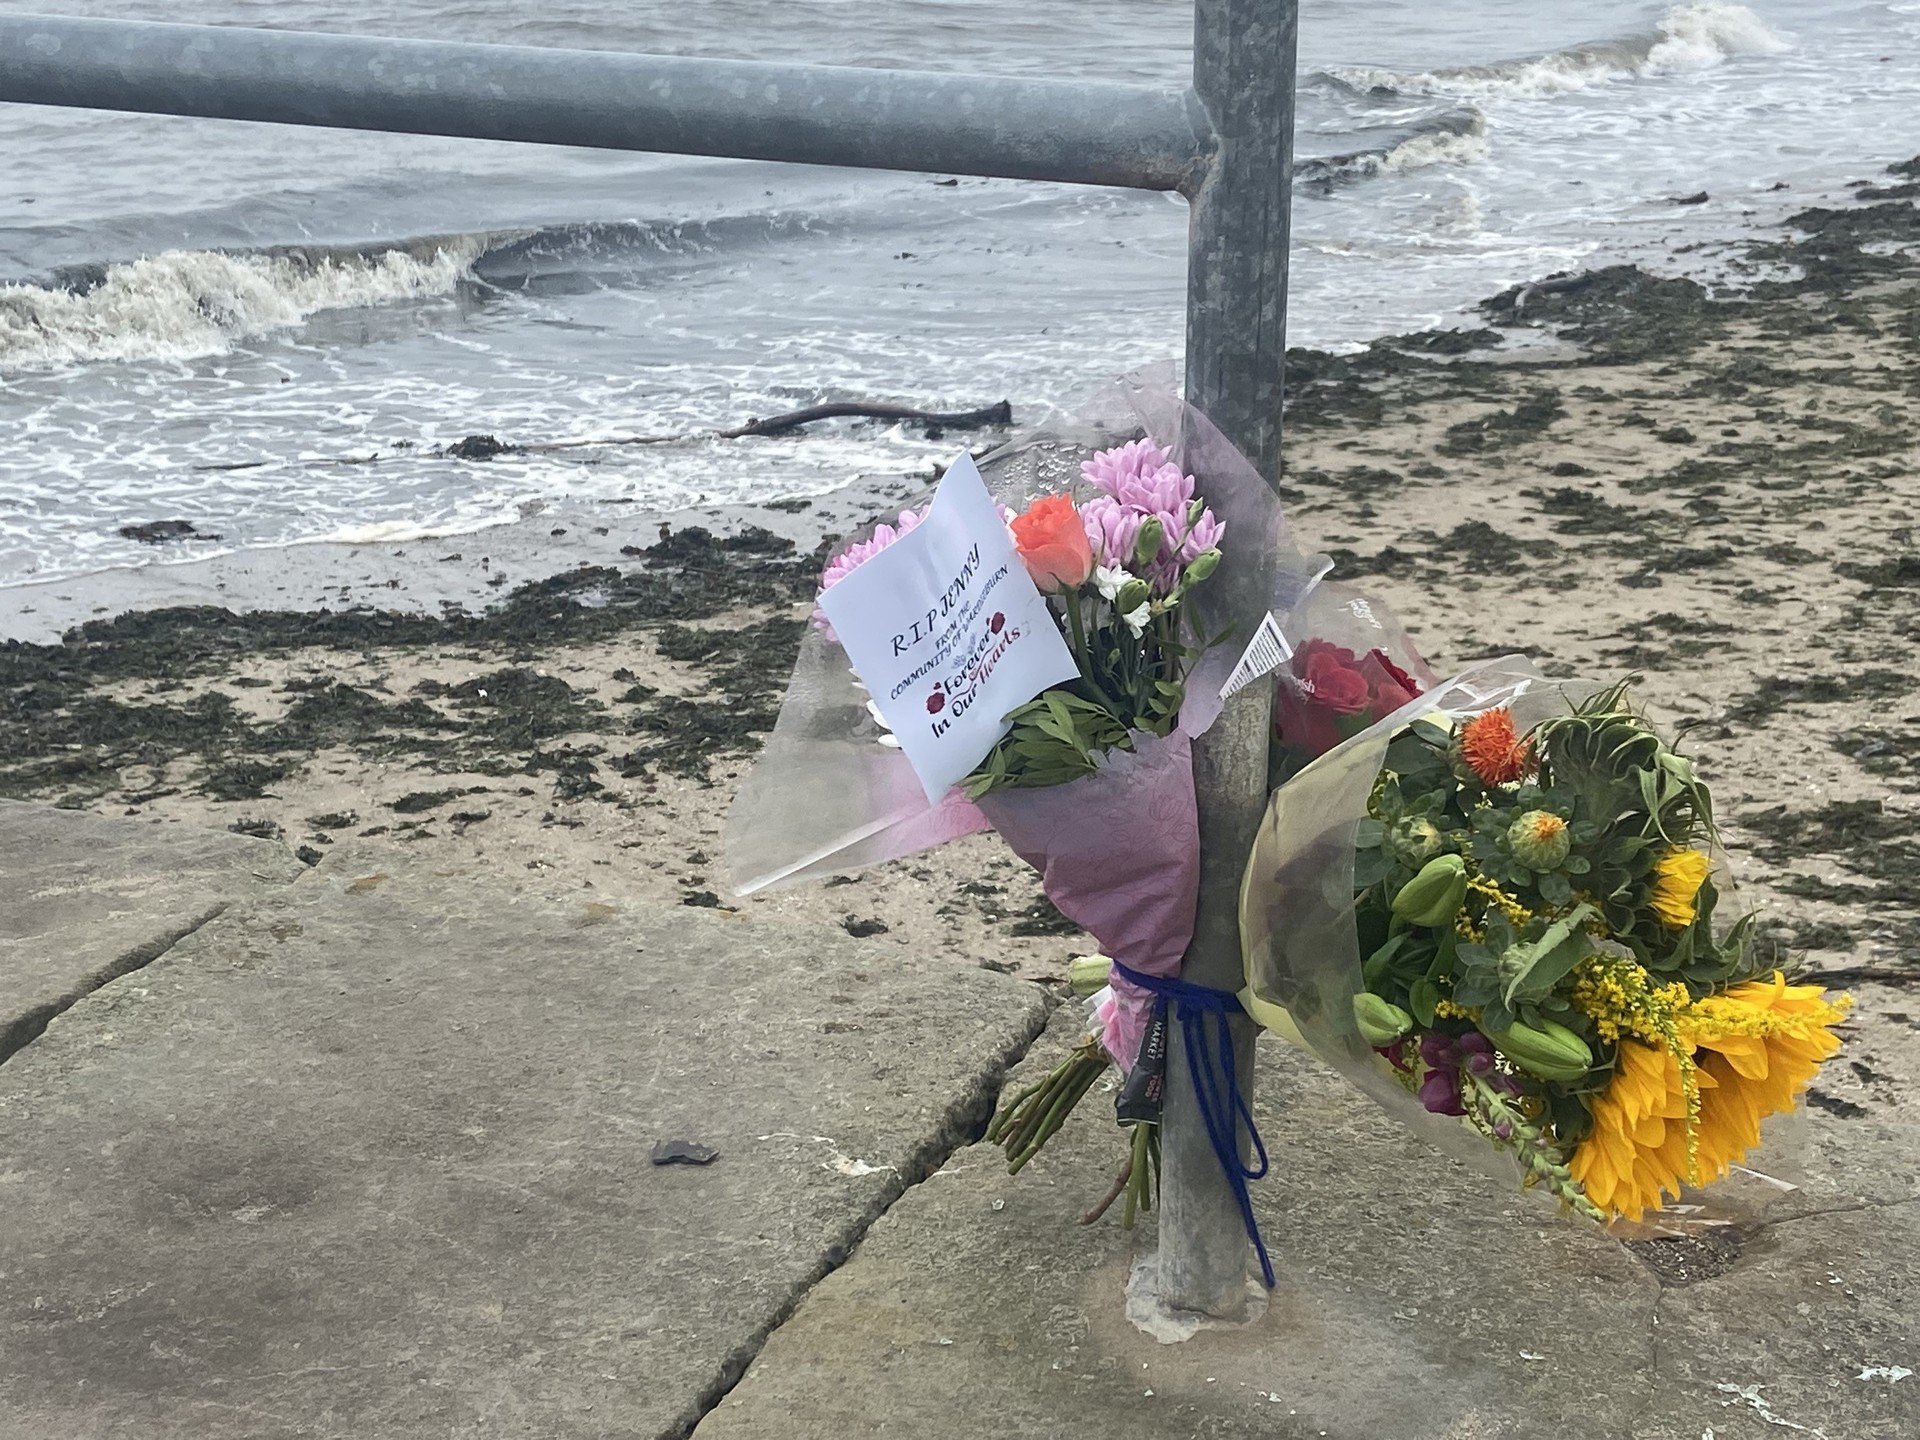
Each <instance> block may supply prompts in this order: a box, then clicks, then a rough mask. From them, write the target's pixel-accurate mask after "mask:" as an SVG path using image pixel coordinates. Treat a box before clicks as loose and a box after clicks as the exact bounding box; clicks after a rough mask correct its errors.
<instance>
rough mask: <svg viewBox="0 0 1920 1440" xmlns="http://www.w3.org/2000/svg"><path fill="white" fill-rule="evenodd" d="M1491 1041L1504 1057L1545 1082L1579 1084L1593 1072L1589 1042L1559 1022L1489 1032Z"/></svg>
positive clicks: (1516, 1026) (1544, 1022) (1517, 1026)
mask: <svg viewBox="0 0 1920 1440" xmlns="http://www.w3.org/2000/svg"><path fill="white" fill-rule="evenodd" d="M1487 1038H1488V1039H1489V1040H1491V1041H1493V1043H1494V1046H1495V1047H1496V1048H1497V1049H1498V1050H1499V1051H1500V1053H1501V1054H1502V1055H1504V1056H1506V1057H1507V1058H1508V1059H1509V1060H1511V1061H1512V1062H1513V1063H1514V1064H1516V1065H1518V1066H1519V1067H1520V1068H1521V1069H1522V1070H1524V1071H1526V1072H1527V1073H1528V1074H1529V1075H1537V1076H1538V1077H1539V1078H1540V1079H1542V1080H1578V1079H1579V1078H1580V1077H1581V1076H1582V1075H1585V1074H1586V1073H1587V1072H1588V1071H1589V1070H1591V1069H1593V1051H1592V1050H1591V1049H1589V1048H1588V1046H1587V1042H1586V1041H1584V1040H1582V1039H1581V1038H1580V1037H1579V1036H1578V1035H1576V1034H1574V1033H1573V1031H1571V1030H1569V1029H1568V1028H1567V1027H1566V1026H1564V1025H1562V1024H1560V1023H1559V1022H1558V1021H1556V1020H1543V1021H1541V1022H1540V1024H1538V1025H1514V1026H1512V1027H1511V1028H1509V1029H1506V1030H1497V1031H1489V1032H1488V1033H1487Z"/></svg>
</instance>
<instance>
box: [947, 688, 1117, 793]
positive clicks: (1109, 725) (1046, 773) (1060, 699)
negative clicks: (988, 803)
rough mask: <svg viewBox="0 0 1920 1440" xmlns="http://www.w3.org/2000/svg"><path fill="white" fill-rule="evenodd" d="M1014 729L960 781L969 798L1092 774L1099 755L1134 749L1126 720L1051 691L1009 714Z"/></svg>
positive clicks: (1102, 707) (1068, 694)
mask: <svg viewBox="0 0 1920 1440" xmlns="http://www.w3.org/2000/svg"><path fill="white" fill-rule="evenodd" d="M1007 719H1008V720H1009V721H1010V722H1011V723H1012V726H1013V728H1012V729H1011V730H1009V731H1008V732H1007V734H1006V737H1005V738H1004V739H1002V740H1001V741H1000V743H999V744H998V745H996V746H994V747H993V750H992V751H991V752H990V753H989V754H988V755H987V758H986V760H985V761H984V762H982V764H981V766H980V768H979V769H978V770H975V771H974V772H973V773H972V774H971V775H969V776H967V778H966V779H965V780H963V781H962V782H961V785H960V788H961V789H962V790H963V791H964V792H965V793H966V796H967V798H968V799H970V800H978V799H979V798H980V797H981V796H982V795H984V794H986V793H987V792H988V791H989V790H998V789H1003V788H1013V789H1038V788H1039V787H1041V786H1045V785H1065V784H1067V783H1069V782H1070V781H1074V780H1078V779H1079V778H1080V777H1081V776H1083V775H1091V774H1092V773H1093V772H1094V770H1095V768H1096V766H1097V762H1098V759H1099V757H1100V756H1102V755H1104V754H1106V753H1107V751H1109V750H1125V749H1129V748H1131V745H1132V741H1131V740H1130V739H1129V737H1128V734H1127V726H1126V723H1125V722H1124V721H1122V720H1121V719H1119V718H1118V717H1116V716H1115V715H1114V713H1113V712H1112V711H1111V710H1110V709H1108V708H1107V707H1106V706H1105V705H1101V704H1097V703H1095V702H1094V701H1092V700H1087V699H1084V698H1082V697H1081V696H1079V695H1076V694H1074V693H1073V692H1071V691H1069V690H1047V691H1043V692H1042V693H1041V694H1040V695H1038V696H1037V697H1035V698H1034V699H1032V700H1029V701H1028V702H1027V703H1026V704H1025V705H1022V706H1021V707H1020V708H1019V709H1017V710H1015V711H1014V712H1013V713H1012V714H1010V715H1008V716H1007Z"/></svg>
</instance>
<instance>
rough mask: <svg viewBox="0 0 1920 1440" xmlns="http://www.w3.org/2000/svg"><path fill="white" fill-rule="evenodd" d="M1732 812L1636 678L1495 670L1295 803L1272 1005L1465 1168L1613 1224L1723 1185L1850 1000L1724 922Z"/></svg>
mask: <svg viewBox="0 0 1920 1440" xmlns="http://www.w3.org/2000/svg"><path fill="white" fill-rule="evenodd" d="M1715 845H1716V835H1715V829H1714V818H1713V808H1712V800H1711V797H1710V795H1709V793H1708V791H1707V787H1706V786H1705V785H1704V784H1703V783H1702V782H1701V780H1700V778H1699V776H1698V775H1697V774H1696V773H1695V770H1694V767H1693V765H1692V762H1691V761H1690V760H1688V759H1687V757H1685V756H1684V755H1682V754H1680V753H1678V752H1677V751H1676V750H1675V749H1674V748H1673V746H1672V745H1671V744H1670V743H1669V742H1668V741H1667V740H1666V739H1665V738H1664V737H1663V736H1662V735H1661V734H1660V733H1659V732H1658V731H1657V730H1655V729H1654V728H1653V726H1651V725H1650V724H1649V723H1648V722H1647V720H1646V718H1645V716H1644V715H1643V714H1642V713H1641V712H1640V711H1639V710H1638V709H1637V708H1636V707H1635V706H1634V705H1633V704H1632V702H1631V701H1630V700H1629V698H1628V695H1627V690H1626V686H1625V685H1623V684H1622V685H1613V686H1609V687H1595V686H1591V685H1584V684H1578V683H1570V682H1560V681H1550V680H1547V679H1545V678H1544V677H1542V676H1540V675H1539V674H1538V673H1537V672H1536V671H1534V670H1533V669H1532V668H1531V667H1530V666H1529V665H1528V664H1527V663H1526V662H1525V661H1523V660H1519V659H1506V660H1500V661H1495V662H1491V663H1489V664H1486V665H1482V666H1479V667H1476V668H1475V669H1473V670H1470V671H1468V672H1466V673H1465V674H1463V675H1460V676H1458V677H1456V678H1454V679H1453V680H1451V681H1449V682H1447V683H1445V684H1443V685H1439V686H1437V687H1435V688H1434V689H1432V690H1430V691H1429V692H1428V693H1426V694H1424V695H1422V696H1420V697H1418V698H1416V699H1413V700H1410V701H1409V702H1408V703H1407V704H1406V705H1404V706H1402V707H1401V708H1400V709H1398V710H1397V711H1396V712H1395V713H1393V714H1392V715H1390V716H1388V717H1386V718H1384V719H1382V720H1380V721H1378V722H1377V723H1375V724H1373V725H1371V726H1369V727H1368V728H1366V729H1365V730H1363V731H1361V732H1360V733H1358V734H1356V735H1354V736H1353V737H1351V738H1349V739H1347V740H1345V741H1344V742H1342V743H1341V744H1339V745H1337V746H1335V747H1334V748H1332V749H1331V750H1328V751H1327V752H1326V753H1325V754H1323V755H1321V756H1320V757H1319V758H1318V759H1316V760H1314V761H1313V762H1312V763H1310V764H1308V765H1307V766H1306V767H1305V768H1304V769H1303V770H1301V771H1300V773H1298V774H1297V775H1295V776H1294V777H1293V778H1292V779H1290V780H1288V781H1287V782H1286V783H1285V784H1283V785H1281V786H1280V787H1279V788H1278V789H1277V790H1276V791H1275V792H1274V794H1273V796H1272V799H1271V802H1270V805H1269V809H1268V814H1267V817H1266V820H1265V823H1264V825H1263V827H1262V830H1261V833H1260V836H1259V839H1258V841H1257V842H1256V844H1255V847H1254V850H1253V853H1252V855H1251V857H1250V859H1249V863H1248V870H1247V876H1246V883H1245V888H1244V891H1243V895H1242V911H1241V923H1242V930H1243V935H1244V937H1245V941H1246V946H1247V978H1248V982H1249V986H1250V990H1251V994H1252V997H1253V1008H1254V1009H1255V1012H1256V1015H1257V1016H1258V1017H1259V1018H1262V1019H1263V1020H1265V1021H1266V1022H1267V1023H1268V1024H1269V1025H1270V1027H1272V1028H1279V1029H1282V1030H1283V1031H1291V1032H1292V1033H1295V1034H1297V1036H1298V1037H1299V1038H1301V1039H1303V1040H1304V1041H1305V1043H1307V1044H1308V1045H1309V1046H1310V1047H1311V1048H1312V1049H1313V1050H1315V1051H1316V1052H1317V1053H1319V1054H1320V1055H1321V1056H1322V1057H1323V1058H1325V1059H1327V1060H1329V1061H1330V1062H1332V1063H1333V1064H1334V1065H1335V1066H1336V1067H1337V1068H1339V1069H1341V1070H1342V1071H1344V1072H1345V1073H1346V1074H1347V1075H1349V1076H1350V1077H1351V1078H1353V1079H1354V1080H1355V1081H1356V1082H1358V1083H1359V1084H1361V1085H1362V1086H1363V1087H1364V1088H1365V1089H1366V1090H1368V1091H1369V1093H1371V1094H1373V1095H1374V1096H1375V1098H1377V1099H1379V1100H1380V1101H1381V1102H1382V1103H1383V1104H1385V1105H1387V1106H1388V1107H1389V1108H1390V1109H1392V1110H1393V1111H1394V1112H1395V1113H1396V1114H1398V1115H1400V1116H1401V1117H1402V1118H1403V1119H1406V1120H1407V1121H1408V1122H1409V1123H1410V1124H1413V1125H1415V1126H1416V1127H1418V1128H1421V1129H1423V1130H1424V1131H1425V1132H1426V1133H1428V1134H1429V1135H1431V1136H1432V1137H1433V1138H1435V1139H1436V1140H1438V1141H1439V1142H1440V1143H1441V1144H1443V1145H1444V1146H1446V1148H1448V1149H1449V1150H1451V1151H1453V1152H1454V1153H1455V1154H1457V1155H1460V1156H1462V1158H1465V1159H1468V1160H1469V1161H1471V1162H1482V1163H1484V1162H1485V1161H1486V1160H1487V1159H1488V1158H1489V1157H1491V1156H1496V1155H1499V1154H1504V1155H1505V1156H1506V1157H1508V1159H1509V1160H1510V1161H1511V1162H1512V1163H1513V1164H1514V1165H1516V1166H1517V1167H1518V1172H1519V1174H1520V1176H1521V1178H1522V1182H1523V1183H1524V1184H1525V1185H1527V1186H1529V1187H1533V1188H1538V1189H1541V1190H1543V1191H1545V1192H1547V1193H1549V1194H1551V1195H1553V1196H1554V1197H1555V1198H1557V1199H1558V1200H1559V1201H1560V1202H1561V1203H1562V1204H1563V1205H1564V1206H1565V1207H1567V1208H1569V1209H1572V1210H1576V1211H1578V1212H1580V1213H1581V1214H1584V1215H1587V1216H1589V1217H1591V1218H1594V1219H1598V1220H1612V1219H1615V1218H1625V1219H1629V1220H1637V1219H1639V1218H1640V1217H1641V1216H1643V1215H1644V1214H1646V1213H1647V1212H1648V1211H1651V1210H1657V1209H1658V1208H1659V1207H1660V1206H1661V1205H1662V1204H1663V1203H1664V1201H1665V1200H1666V1199H1667V1198H1670V1197H1671V1198H1677V1197H1678V1196H1679V1195H1680V1193H1681V1190H1682V1188H1683V1187H1689V1186H1697V1185H1701V1184H1704V1183H1707V1182H1709V1181H1712V1180H1714V1179H1717V1178H1719V1177H1720V1176H1722V1175H1725V1174H1726V1173H1727V1171H1728V1170H1729V1169H1730V1168H1731V1167H1733V1166H1734V1165H1736V1164H1738V1163H1739V1162H1740V1161H1741V1160H1742V1159H1743V1158H1744V1157H1745V1156H1746V1155H1747V1154H1748V1152H1749V1151H1751V1150H1752V1149H1754V1148H1755V1147H1756V1146H1757V1145H1758V1144H1759V1143H1760V1122H1761V1121H1762V1120H1763V1119H1764V1118H1765V1117H1766V1116H1768V1115H1771V1114H1775V1113H1778V1112H1780V1111H1784V1110H1788V1109H1791V1108H1792V1107H1793V1105H1794V1104H1795V1101H1796V1099H1797V1097H1798V1095H1799V1094H1800V1092H1801V1091H1802V1090H1804V1089H1805V1087H1806V1085H1807V1083H1808V1081H1809V1080H1810V1079H1811V1078H1812V1076H1813V1074H1814V1072H1815V1071H1816V1070H1817V1069H1818V1067H1819V1066H1820V1064H1821V1062H1822V1061H1824V1060H1825V1059H1826V1058H1827V1057H1828V1056H1830V1055H1831V1054H1832V1053H1833V1052H1834V1051H1835V1050H1836V1049H1837V1048H1838V1047H1839V1044H1840V1041H1839V1039H1838V1037H1837V1036H1836V1035H1835V1034H1834V1029H1833V1027H1834V1026H1835V1025H1836V1023H1837V1022H1839V1021H1840V1020H1841V1019H1842V1018H1843V1017H1844V1016H1845V1014H1846V1011H1847V1006H1848V1003H1849V1002H1848V999H1847V997H1845V996H1830V995H1828V994H1827V993H1826V992H1825V991H1823V990H1822V989H1821V988H1820V987H1818V986H1813V985H1795V984H1790V983H1788V981H1787V979H1786V977H1785V976H1784V975H1783V974H1782V973H1781V972H1780V971H1779V970H1778V969H1776V968H1775V967H1774V965H1773V963H1772V960H1771V958H1770V955H1768V954H1765V953H1763V951H1762V947H1761V946H1760V945H1759V944H1758V943H1756V938H1755V926H1754V921H1753V917H1751V916H1746V917H1742V918H1739V919H1737V920H1734V921H1733V922H1732V923H1731V924H1725V925H1723V924H1721V923H1720V922H1719V919H1718V917H1717V913H1716V912H1717V911H1718V910H1719V909H1720V907H1721V902H1722V900H1723V898H1724V897H1723V895H1722V892H1721V888H1720V885H1719V882H1718V880H1717V879H1716V875H1715V867H1714V863H1713V854H1714V848H1715Z"/></svg>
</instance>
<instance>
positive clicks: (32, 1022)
mask: <svg viewBox="0 0 1920 1440" xmlns="http://www.w3.org/2000/svg"><path fill="white" fill-rule="evenodd" d="M228 906H229V902H228V901H225V900H223V901H221V902H219V903H218V904H216V905H214V906H213V907H212V908H210V909H208V910H206V911H205V912H203V913H202V914H200V915H197V916H195V917H194V918H193V919H191V920H189V921H187V922H186V924H184V925H182V926H179V927H178V928H176V929H172V930H167V931H164V932H162V933H161V934H160V935H158V936H156V937H155V938H154V939H152V940H149V941H147V943H145V944H144V945H136V946H134V947H133V948H132V949H131V950H128V951H127V952H125V953H124V954H122V955H119V956H116V957H115V958H114V959H112V960H110V961H108V962H107V963H106V964H105V965H103V966H101V967H100V968H99V969H98V970H95V971H94V972H93V973H92V974H90V975H88V976H86V977H85V978H84V979H83V980H82V981H81V982H80V983H79V984H78V985H77V986H75V987H74V988H73V989H72V990H70V991H68V992H67V993H66V994H64V995H59V996H56V997H55V998H54V999H52V1000H48V1001H46V1002H44V1003H42V1004H39V1005H34V1006H30V1007H29V1008H27V1009H26V1010H23V1011H21V1012H20V1013H19V1014H18V1015H15V1016H14V1017H13V1018H12V1019H11V1020H10V1021H7V1022H6V1023H5V1024H4V1025H0V1065H4V1064H6V1062H7V1061H9V1060H11V1059H12V1058H13V1057H14V1056H15V1055H17V1054H19V1053H20V1052H21V1051H22V1050H24V1049H25V1048H26V1047H27V1046H29V1045H31V1044H32V1043H33V1042H34V1041H35V1040H38V1039H39V1038H40V1037H41V1036H42V1035H44V1034H45V1033H46V1030H47V1026H49V1025H51V1024H52V1023H53V1022H54V1021H55V1020H57V1019H59V1018H60V1016H62V1015H64V1014H65V1013H66V1012H67V1011H69V1010H71V1009H72V1008H73V1007H74V1006H75V1005H78V1004H79V1003H80V1002H81V1001H82V1000H84V999H86V998H87V997H88V996H89V995H95V994H98V993H99V992H100V991H102V990H104V989H106V987H107V986H109V985H111V984H113V983H114V982H115V981H116V980H124V979H125V978H126V977H127V976H129V975H132V974H135V973H136V972H138V971H141V970H144V969H146V968H147V966H149V965H151V964H153V962H154V961H156V960H158V959H159V958H160V957H161V956H162V955H165V954H166V953H167V952H168V951H169V950H171V949H173V947H174V946H176V945H178V944H179V943H180V942H181V941H182V940H185V939H186V938H187V937H188V936H189V935H192V934H194V933H195V932H196V931H198V930H200V929H202V928H203V927H205V926H207V925H209V924H211V923H212V922H213V921H215V920H217V919H219V918H220V917H221V916H222V915H224V914H226V912H227V909H228Z"/></svg>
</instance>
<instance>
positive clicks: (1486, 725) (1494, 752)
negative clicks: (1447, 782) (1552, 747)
mask: <svg viewBox="0 0 1920 1440" xmlns="http://www.w3.org/2000/svg"><path fill="white" fill-rule="evenodd" d="M1460 755H1461V758H1463V759H1464V760H1465V761H1466V762H1467V764H1468V765H1469V766H1470V767H1472V769H1473V773H1474V774H1476V775H1478V776H1479V777H1480V780H1481V783H1482V784H1484V785H1487V786H1494V785H1508V784H1511V783H1512V782H1513V781H1515V780H1524V779H1525V778H1526V777H1527V776H1528V775H1530V774H1532V773H1533V769H1534V765H1535V764H1536V757H1535V755H1534V753H1533V742H1532V741H1531V740H1526V739H1523V738H1521V736H1520V734H1519V733H1518V732H1517V731H1516V730H1515V729H1514V725H1513V712H1512V711H1511V710H1509V709H1507V707H1506V706H1504V705H1501V706H1497V707H1495V708H1494V709H1492V710H1483V711H1481V712H1480V713H1479V714H1478V715H1476V716H1474V717H1473V718H1472V719H1471V720H1469V721H1467V723H1466V724H1464V725H1462V726H1461V727H1460Z"/></svg>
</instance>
